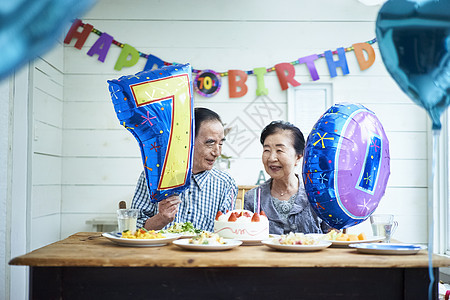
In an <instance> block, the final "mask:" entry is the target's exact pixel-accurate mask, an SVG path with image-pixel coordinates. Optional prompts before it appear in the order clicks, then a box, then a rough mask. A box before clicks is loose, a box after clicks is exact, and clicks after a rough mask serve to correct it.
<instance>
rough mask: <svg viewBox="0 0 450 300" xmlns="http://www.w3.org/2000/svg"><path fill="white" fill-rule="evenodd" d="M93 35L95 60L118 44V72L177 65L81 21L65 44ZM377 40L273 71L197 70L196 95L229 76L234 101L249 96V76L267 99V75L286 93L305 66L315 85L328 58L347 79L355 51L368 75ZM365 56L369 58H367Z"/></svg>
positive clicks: (278, 66)
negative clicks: (322, 62)
mask: <svg viewBox="0 0 450 300" xmlns="http://www.w3.org/2000/svg"><path fill="white" fill-rule="evenodd" d="M80 27H81V28H82V30H81V31H78V29H79V28H80ZM91 32H93V33H95V34H97V35H98V36H99V38H98V39H97V41H96V42H95V43H94V44H93V45H92V47H91V48H90V49H89V51H88V52H87V55H89V56H93V55H94V54H96V55H98V60H99V61H101V62H104V61H105V59H106V55H107V54H108V51H109V48H110V47H111V44H114V45H116V46H118V47H120V48H122V51H121V52H120V54H119V57H118V58H117V61H116V64H115V65H114V69H115V70H117V71H120V70H122V68H124V67H132V66H134V65H135V64H136V63H137V62H138V60H139V57H144V58H146V59H147V63H146V64H145V66H144V70H152V69H157V68H161V67H163V66H170V65H177V64H178V63H175V62H167V61H164V60H162V59H160V58H159V57H156V56H154V55H152V54H145V53H142V52H140V51H137V50H136V49H135V48H134V47H133V46H131V45H128V44H122V43H120V42H118V41H116V40H115V39H114V38H113V37H112V36H111V35H109V34H107V33H106V32H101V31H99V30H97V29H95V28H94V26H92V25H91V24H88V23H83V22H82V21H81V20H79V19H76V20H75V21H74V22H73V24H72V26H71V27H70V29H69V32H68V33H67V35H66V37H65V39H64V43H65V44H70V42H71V41H72V39H74V38H75V39H76V40H77V41H76V43H75V48H77V49H80V50H81V48H82V47H83V45H84V43H85V42H86V40H87V38H88V36H89V34H90V33H91ZM376 41H377V40H376V38H374V39H373V40H370V41H367V42H363V43H355V44H353V45H352V46H351V47H346V48H344V47H340V48H337V49H336V50H335V51H331V50H327V51H324V52H323V53H321V54H312V55H308V56H304V57H300V58H299V59H297V60H295V61H293V62H283V63H279V64H276V65H275V66H273V67H271V68H265V67H260V68H254V69H253V70H249V71H242V70H228V71H227V72H221V73H220V72H215V71H213V70H209V69H205V70H196V69H193V70H192V72H193V73H195V74H196V77H195V80H194V88H195V90H196V92H197V93H198V94H200V95H202V96H204V97H211V96H214V95H216V94H217V93H218V92H219V90H220V87H221V78H222V77H225V76H228V92H229V97H230V98H239V97H242V96H244V95H245V94H247V91H248V87H247V85H246V84H245V83H246V81H247V78H248V75H255V76H256V81H257V88H256V95H257V96H263V95H268V94H269V90H268V89H267V88H266V87H265V83H264V74H266V73H268V72H273V71H275V72H276V73H277V77H278V81H279V82H280V86H281V89H282V90H283V91H284V90H286V89H288V88H289V84H290V85H292V86H294V87H295V86H299V85H300V84H301V83H300V82H298V81H297V80H295V79H294V76H295V68H294V66H295V65H298V64H305V65H306V66H307V68H308V71H309V74H310V75H311V79H312V80H313V81H316V80H319V79H320V77H319V74H318V73H317V69H316V66H315V63H314V62H315V61H316V60H317V59H319V58H322V57H325V59H326V61H327V65H328V71H329V73H330V77H331V78H333V77H336V76H337V72H336V70H337V68H341V70H342V73H343V75H347V74H349V73H350V71H349V69H348V64H347V58H346V56H345V53H346V52H350V51H353V52H354V53H355V56H356V59H357V61H358V64H359V68H360V69H361V71H364V70H366V69H368V68H370V67H371V66H372V65H373V63H374V61H375V51H374V50H373V47H372V44H374V43H376ZM364 53H365V54H366V55H364ZM334 54H337V56H338V59H337V60H334V57H333V55H334Z"/></svg>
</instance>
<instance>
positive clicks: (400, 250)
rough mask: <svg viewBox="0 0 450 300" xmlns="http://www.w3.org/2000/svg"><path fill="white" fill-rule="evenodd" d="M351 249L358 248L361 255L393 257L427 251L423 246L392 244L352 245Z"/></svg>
mask: <svg viewBox="0 0 450 300" xmlns="http://www.w3.org/2000/svg"><path fill="white" fill-rule="evenodd" d="M349 247H352V248H356V250H357V251H358V252H360V253H367V254H392V255H405V254H416V253H417V252H419V251H420V250H424V249H427V247H426V246H422V245H416V244H391V243H365V244H350V245H349Z"/></svg>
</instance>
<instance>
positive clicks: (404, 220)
mask: <svg viewBox="0 0 450 300" xmlns="http://www.w3.org/2000/svg"><path fill="white" fill-rule="evenodd" d="M395 220H396V221H397V222H398V228H397V230H396V231H395V232H394V235H393V236H392V239H394V240H397V241H400V242H403V243H423V244H425V243H427V238H428V233H427V216H426V214H423V215H396V216H395ZM348 232H349V233H355V234H359V233H360V232H364V233H366V235H372V228H371V226H370V220H369V219H367V220H366V221H364V222H363V223H361V224H358V225H356V226H354V227H351V228H349V229H348Z"/></svg>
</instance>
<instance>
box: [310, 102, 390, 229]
mask: <svg viewBox="0 0 450 300" xmlns="http://www.w3.org/2000/svg"><path fill="white" fill-rule="evenodd" d="M389 175H390V155H389V141H388V139H387V136H386V133H385V131H384V129H383V126H382V125H381V122H380V121H379V120H378V118H377V117H376V115H375V114H374V113H373V112H372V111H370V110H368V109H367V108H366V107H364V106H363V105H361V104H351V103H340V104H335V105H334V106H332V107H331V108H330V109H328V110H327V111H326V112H325V113H324V114H323V115H322V117H320V119H319V120H318V121H317V123H316V124H315V125H314V127H313V129H312V130H311V133H310V134H309V136H308V139H307V141H306V146H305V157H304V158H303V181H304V184H305V191H306V195H307V196H308V200H309V203H310V204H311V206H312V208H313V209H314V211H315V212H316V213H317V215H318V216H319V217H320V218H321V219H322V220H324V221H325V222H327V224H328V225H330V226H332V227H334V228H336V229H341V228H347V227H351V226H354V225H356V224H358V223H361V222H363V221H364V220H366V219H367V218H368V217H369V216H370V215H371V214H372V213H373V212H374V211H375V209H376V208H377V206H378V203H379V202H380V200H381V198H382V197H383V195H384V192H385V190H386V186H387V182H388V179H389Z"/></svg>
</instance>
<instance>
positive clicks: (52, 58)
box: [41, 41, 64, 72]
mask: <svg viewBox="0 0 450 300" xmlns="http://www.w3.org/2000/svg"><path fill="white" fill-rule="evenodd" d="M41 58H42V60H44V61H46V62H47V63H49V64H50V65H51V66H53V67H54V68H55V69H57V70H59V71H61V72H62V71H63V67H64V65H63V63H64V46H63V45H62V44H61V42H59V41H58V42H56V43H55V45H54V46H53V47H52V49H51V50H50V51H49V52H47V53H45V54H44V55H43V56H42V57H41Z"/></svg>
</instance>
